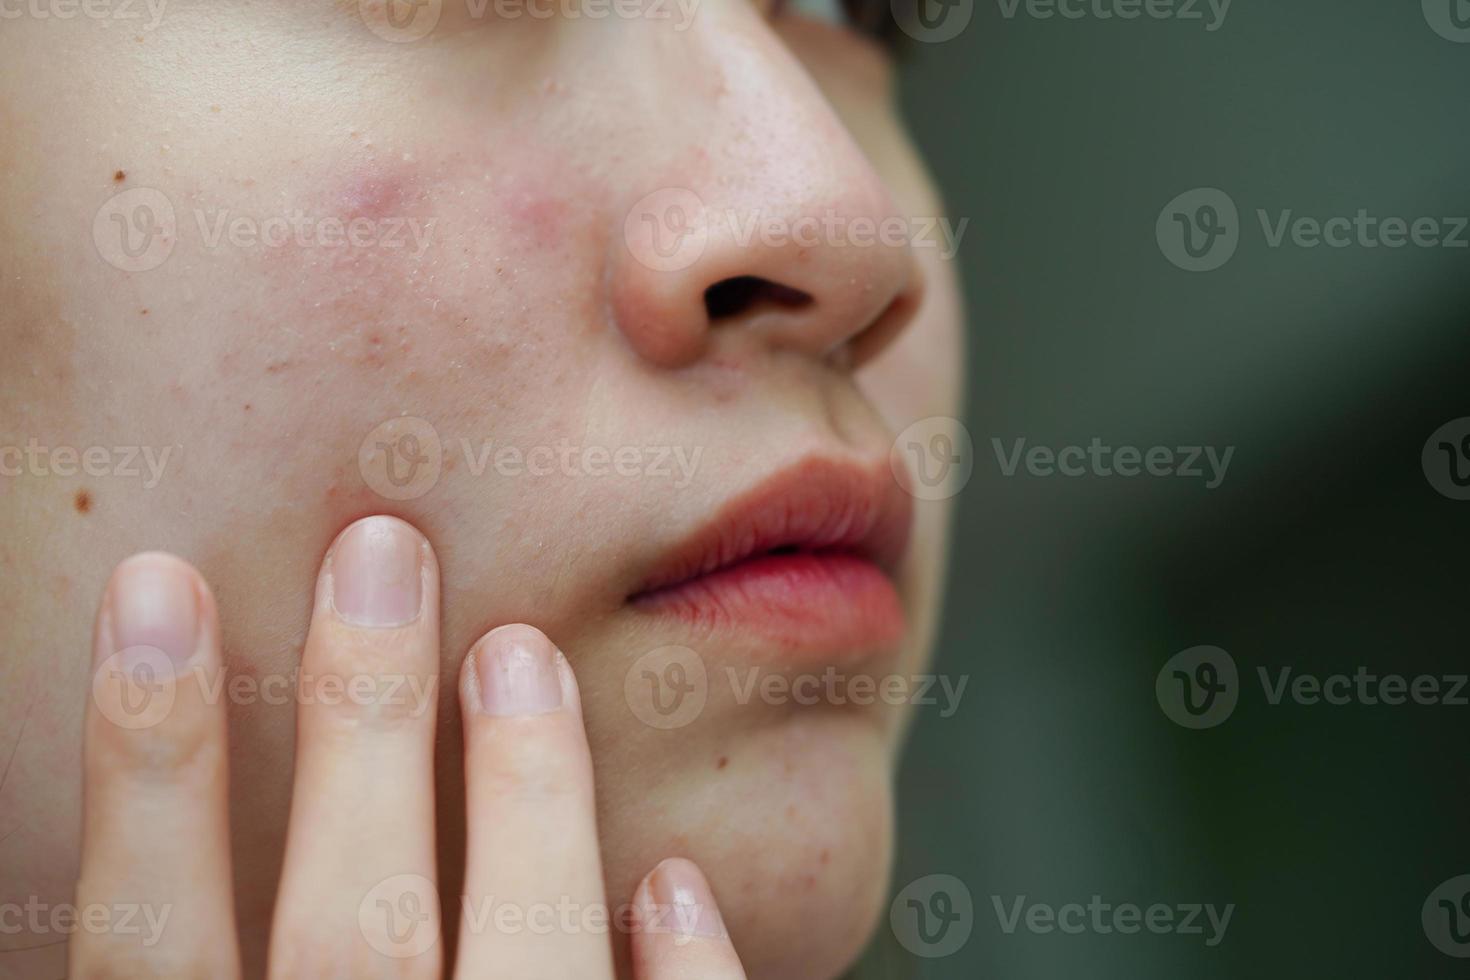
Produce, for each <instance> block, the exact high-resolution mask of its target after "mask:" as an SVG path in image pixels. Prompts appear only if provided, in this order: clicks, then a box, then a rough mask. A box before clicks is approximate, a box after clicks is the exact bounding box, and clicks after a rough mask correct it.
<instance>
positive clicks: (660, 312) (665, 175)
mask: <svg viewBox="0 0 1470 980" xmlns="http://www.w3.org/2000/svg"><path fill="white" fill-rule="evenodd" d="M710 6H717V8H718V15H715V16H708V15H709V11H710V7H709V6H706V7H705V8H704V9H705V13H703V14H702V17H705V18H706V19H704V20H702V21H701V22H700V23H699V24H698V26H696V27H695V29H693V30H691V31H690V32H689V33H688V34H686V35H683V38H684V41H683V42H682V43H680V44H679V45H677V46H665V47H660V48H657V49H654V50H652V51H649V52H644V55H645V63H644V65H643V68H642V70H643V71H644V72H650V71H657V72H658V73H659V74H660V75H662V76H663V77H664V78H667V79H675V78H682V79H688V78H690V77H691V75H692V74H693V73H695V72H697V73H698V74H697V77H699V78H701V79H702V80H703V81H702V83H701V84H695V85H683V86H679V87H678V88H680V90H681V94H680V95H679V96H678V97H676V98H665V99H661V100H660V102H659V103H658V105H657V108H656V109H653V107H650V108H651V109H652V111H651V113H650V115H649V116H648V118H651V119H655V120H667V121H668V122H666V123H665V122H660V123H656V124H650V125H652V126H653V127H654V131H652V132H647V133H645V140H646V141H645V142H644V144H643V145H645V146H653V147H664V148H668V149H667V150H664V151H653V150H650V151H645V153H643V154H642V155H641V159H640V167H639V173H640V175H641V176H640V179H639V180H635V181H630V183H632V184H633V185H634V191H633V192H632V193H630V194H629V195H628V197H629V198H636V199H634V200H631V201H630V202H629V203H627V204H626V209H625V211H624V213H625V215H626V217H625V220H624V222H623V227H622V229H621V232H622V233H621V235H617V234H614V235H613V239H614V241H613V243H612V249H613V254H612V255H611V256H610V262H609V268H610V274H609V281H608V289H609V300H610V307H611V313H612V318H613V319H614V320H615V322H616V324H617V327H618V328H619V330H621V331H622V333H623V334H624V335H625V336H626V338H627V340H628V341H629V343H630V345H631V346H632V347H633V349H634V350H635V351H636V352H637V353H638V354H639V356H641V357H643V358H644V359H646V360H648V361H650V362H652V363H654V364H656V365H659V366H663V367H681V366H685V365H688V364H691V363H693V362H695V361H697V360H698V359H699V358H700V357H702V356H703V355H704V354H705V352H706V351H708V350H709V349H710V347H711V343H712V341H714V340H715V339H716V338H719V337H721V336H730V337H734V336H736V335H738V336H739V337H740V338H741V339H742V340H745V341H748V342H752V343H756V344H759V345H761V346H763V347H765V348H768V349H780V350H788V351H796V352H800V353H804V354H808V355H811V356H813V357H830V358H833V359H834V361H836V362H839V363H843V364H847V365H849V366H856V365H857V364H860V363H861V362H863V361H865V360H868V359H870V358H871V357H872V356H873V355H875V354H876V353H877V352H878V351H879V350H881V349H882V348H883V347H884V346H886V345H887V343H888V342H890V341H891V340H892V339H893V338H894V337H895V336H896V335H897V334H898V333H899V332H900V331H901V330H902V328H903V326H904V324H906V323H907V322H908V321H909V319H910V318H911V316H912V313H913V311H914V309H915V307H916V306H917V305H918V302H919V297H920V292H921V286H920V279H919V275H918V269H917V264H916V263H915V261H914V258H913V255H912V253H911V251H910V248H909V244H908V240H909V234H908V233H909V229H910V227H911V223H910V222H909V221H908V220H907V219H906V218H905V217H904V216H902V215H900V214H899V213H898V212H897V209H896V206H895V204H894V202H893V200H892V198H891V197H890V195H889V193H888V190H887V188H886V187H885V186H884V185H883V182H882V180H881V179H880V178H879V177H878V175H877V173H876V172H875V171H874V169H873V167H872V165H871V164H870V162H869V161H868V159H867V158H866V156H865V155H864V153H863V152H862V151H861V150H860V149H859V147H858V146H857V144H856V142H855V141H854V140H853V138H852V137H851V136H850V135H849V133H848V132H847V131H846V129H845V128H844V127H843V125H842V123H841V122H840V121H839V119H838V118H837V116H836V114H835V112H834V111H833V109H832V108H831V107H830V105H829V104H828V103H827V101H826V99H825V98H824V97H823V96H822V95H821V93H820V92H819V91H818V90H817V88H816V86H815V85H814V84H813V83H812V81H811V80H810V78H809V77H808V76H807V75H806V73H805V71H804V70H803V69H802V68H801V66H800V65H799V64H798V63H797V62H796V61H795V59H794V58H793V57H792V56H791V55H790V53H789V52H787V50H786V49H785V48H784V46H783V45H782V44H781V42H780V41H779V40H778V39H777V38H776V36H775V34H774V33H773V32H772V31H770V30H769V28H767V27H766V26H765V24H764V23H763V22H762V21H761V20H760V19H759V16H758V15H756V14H755V13H754V12H752V10H751V7H750V5H748V4H740V5H738V7H737V5H730V6H729V7H726V6H725V5H723V4H720V5H710ZM741 8H743V9H741ZM746 21H753V23H748V22H746ZM732 35H734V39H733V40H732ZM650 62H651V63H650ZM671 87H673V86H671ZM663 94H664V95H665V96H667V95H668V93H667V90H665V92H664V93H663ZM671 103H672V104H671ZM692 120H697V121H698V122H697V123H692V122H691V121H692Z"/></svg>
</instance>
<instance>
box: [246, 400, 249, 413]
mask: <svg viewBox="0 0 1470 980" xmlns="http://www.w3.org/2000/svg"><path fill="white" fill-rule="evenodd" d="M245 411H247V412H248V411H250V403H249V402H246V403H245Z"/></svg>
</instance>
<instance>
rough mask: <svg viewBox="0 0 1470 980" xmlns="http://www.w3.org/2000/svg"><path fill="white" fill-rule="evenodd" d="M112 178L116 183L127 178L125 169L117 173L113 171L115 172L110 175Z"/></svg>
mask: <svg viewBox="0 0 1470 980" xmlns="http://www.w3.org/2000/svg"><path fill="white" fill-rule="evenodd" d="M112 179H113V180H114V181H116V182H117V183H119V184H121V183H122V182H123V181H125V180H127V179H128V174H127V171H126V170H119V171H118V172H117V173H115V174H113V175H112Z"/></svg>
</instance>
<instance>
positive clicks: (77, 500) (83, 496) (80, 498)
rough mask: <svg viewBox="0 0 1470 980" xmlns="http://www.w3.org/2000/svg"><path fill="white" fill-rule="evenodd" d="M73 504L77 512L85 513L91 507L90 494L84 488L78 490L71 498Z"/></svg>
mask: <svg viewBox="0 0 1470 980" xmlns="http://www.w3.org/2000/svg"><path fill="white" fill-rule="evenodd" d="M72 504H73V506H75V507H76V509H77V513H78V514H85V513H87V511H89V510H91V509H92V495H91V494H90V493H88V492H87V491H85V490H78V491H77V495H76V497H74V498H73V499H72Z"/></svg>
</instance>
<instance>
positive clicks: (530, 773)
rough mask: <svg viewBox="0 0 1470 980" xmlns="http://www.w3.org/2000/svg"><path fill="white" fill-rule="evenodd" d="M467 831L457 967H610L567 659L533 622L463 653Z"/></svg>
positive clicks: (582, 738) (554, 976)
mask: <svg viewBox="0 0 1470 980" xmlns="http://www.w3.org/2000/svg"><path fill="white" fill-rule="evenodd" d="M460 704H461V708H462V710H463V713H464V732H465V797H466V801H467V806H468V818H469V819H468V823H469V829H468V842H467V855H466V867H465V894H464V902H463V906H462V910H461V922H460V942H459V962H458V964H457V967H456V975H457V976H460V977H482V976H497V977H499V976H505V977H533V976H534V977H537V978H545V980H560V978H566V980H598V978H610V977H611V976H612V975H613V972H612V970H613V967H612V954H611V945H610V943H609V941H608V930H609V927H610V925H609V921H608V920H609V916H608V914H607V906H606V904H605V902H604V900H603V885H602V860H601V858H600V857H599V855H598V851H597V818H596V813H595V810H594V799H593V788H592V758H591V755H590V754H589V752H588V750H587V735H586V732H585V731H584V730H583V728H582V708H581V699H580V697H579V695H578V693H577V681H576V678H574V677H573V676H572V669H571V667H570V666H569V665H568V664H567V661H566V658H565V657H563V656H562V655H561V653H560V651H558V650H557V649H556V647H554V646H553V645H552V643H551V641H550V640H548V639H547V638H546V637H545V636H544V635H543V634H542V633H541V631H540V630H537V629H533V628H532V627H529V626H521V625H513V626H502V627H500V628H499V629H497V630H493V631H491V632H490V633H488V634H487V635H486V636H485V637H484V638H483V639H481V640H480V642H479V643H477V644H476V645H475V647H474V649H472V650H471V652H470V655H469V656H468V657H466V658H465V665H464V668H463V669H462V671H461V675H460Z"/></svg>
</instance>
